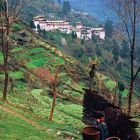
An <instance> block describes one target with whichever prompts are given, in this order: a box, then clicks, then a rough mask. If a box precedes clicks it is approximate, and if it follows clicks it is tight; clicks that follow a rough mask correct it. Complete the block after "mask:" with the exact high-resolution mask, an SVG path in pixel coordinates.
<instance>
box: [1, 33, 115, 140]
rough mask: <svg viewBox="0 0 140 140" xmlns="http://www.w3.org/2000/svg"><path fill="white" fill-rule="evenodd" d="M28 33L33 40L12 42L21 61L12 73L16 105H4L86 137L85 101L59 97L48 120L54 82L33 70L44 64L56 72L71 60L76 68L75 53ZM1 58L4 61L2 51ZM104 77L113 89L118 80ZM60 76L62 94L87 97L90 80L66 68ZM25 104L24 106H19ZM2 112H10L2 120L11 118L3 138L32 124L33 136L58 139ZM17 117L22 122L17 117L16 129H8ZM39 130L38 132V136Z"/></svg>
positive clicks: (53, 129) (54, 129)
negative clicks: (18, 42)
mask: <svg viewBox="0 0 140 140" xmlns="http://www.w3.org/2000/svg"><path fill="white" fill-rule="evenodd" d="M17 34H18V33H17ZM27 34H28V40H30V43H29V44H27V45H23V46H19V47H17V46H12V54H13V56H14V58H15V62H16V63H18V64H20V67H19V68H18V70H16V71H10V77H12V79H13V80H14V81H13V85H14V89H13V90H12V92H11V94H10V95H9V98H8V100H9V101H11V102H12V103H13V104H14V105H13V104H12V105H11V104H4V106H6V107H7V108H9V109H12V110H14V111H15V112H17V113H20V114H21V115H22V116H24V117H26V118H29V119H30V120H33V121H35V122H37V123H38V125H40V127H45V128H46V129H49V130H50V131H51V132H53V133H54V134H55V135H59V136H61V137H63V138H64V139H65V138H67V137H69V136H71V137H74V138H75V139H82V138H81V130H82V128H83V126H84V124H83V123H82V121H81V120H82V107H81V105H79V104H75V103H74V102H70V101H68V100H67V98H65V99H61V98H57V103H56V107H55V112H54V119H53V122H51V123H50V122H49V121H48V120H49V113H50V108H51V104H52V97H51V96H50V90H51V89H50V86H49V84H48V83H47V81H42V78H39V77H38V76H37V75H35V74H34V73H32V71H33V70H35V69H37V68H44V69H48V70H49V71H50V72H51V74H52V75H53V74H54V73H55V71H56V68H57V66H58V65H59V64H63V65H66V64H68V66H69V67H70V68H71V69H74V68H73V67H72V66H71V65H73V64H74V65H77V64H76V61H75V60H73V58H71V57H67V56H65V55H64V54H63V53H61V52H60V51H58V50H57V49H56V48H54V47H52V45H50V44H48V43H47V42H45V41H44V40H42V39H41V38H39V37H37V36H36V35H34V34H32V33H31V32H27ZM17 36H18V35H17ZM0 62H1V63H2V55H1V54H0ZM16 63H15V64H16ZM102 78H103V79H102V80H103V81H104V83H105V86H106V87H107V88H108V90H110V91H111V90H113V89H114V87H115V84H116V83H115V82H114V81H112V80H111V79H108V77H105V76H103V77H102ZM2 79H3V73H0V80H2ZM59 79H60V81H59V84H58V87H57V88H58V89H59V90H60V91H61V90H62V91H63V95H62V96H64V97H65V95H66V97H75V98H76V99H79V100H82V99H83V93H82V92H83V91H82V88H84V87H85V85H86V84H85V83H84V82H83V81H82V80H75V78H73V76H71V75H70V74H68V72H67V71H66V70H61V71H60V73H59ZM64 83H66V84H68V85H70V86H71V87H72V88H75V89H78V90H80V91H81V92H76V91H73V90H72V89H71V88H69V87H68V86H67V85H64ZM9 88H10V87H9ZM0 95H2V94H0ZM21 105H22V106H23V108H22V107H20V108H19V106H21ZM17 106H18V107H17ZM1 112H2V114H6V115H7V119H6V118H1V121H0V123H2V124H5V123H6V122H9V123H8V125H6V127H4V130H3V131H0V136H3V138H4V137H5V138H8V137H9V138H11V137H12V136H13V135H14V137H13V139H16V138H17V139H21V138H24V136H25V133H26V131H25V133H22V132H23V130H24V129H26V127H29V128H31V129H30V130H31V131H30V133H29V139H35V140H36V139H37V140H38V139H42V140H46V138H47V140H48V138H49V137H50V139H53V140H54V138H53V137H52V135H54V134H51V136H48V134H47V133H44V135H41V134H42V131H41V130H38V129H36V128H34V127H33V126H31V125H30V124H28V123H25V122H24V125H25V126H23V125H21V124H22V123H20V122H23V120H21V119H20V118H17V117H14V116H13V115H10V114H7V113H6V112H3V111H1ZM8 116H9V117H8ZM10 116H11V118H10ZM16 119H17V120H19V122H18V121H17V123H18V124H16V125H14V127H13V129H14V130H15V131H14V132H13V131H6V130H7V129H11V127H10V124H12V122H14V120H16ZM27 130H28V129H27ZM18 133H21V135H22V134H23V136H21V135H18ZM36 134H38V136H36ZM30 137H31V138H30ZM35 137H36V138H35ZM26 138H27V137H26ZM26 138H24V139H26Z"/></svg>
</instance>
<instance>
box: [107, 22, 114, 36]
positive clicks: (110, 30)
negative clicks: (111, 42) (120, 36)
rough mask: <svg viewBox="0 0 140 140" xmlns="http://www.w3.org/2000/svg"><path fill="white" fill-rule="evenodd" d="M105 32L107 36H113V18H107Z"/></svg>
mask: <svg viewBox="0 0 140 140" xmlns="http://www.w3.org/2000/svg"><path fill="white" fill-rule="evenodd" d="M105 34H106V37H107V38H112V36H113V22H112V21H111V20H107V21H106V23H105Z"/></svg>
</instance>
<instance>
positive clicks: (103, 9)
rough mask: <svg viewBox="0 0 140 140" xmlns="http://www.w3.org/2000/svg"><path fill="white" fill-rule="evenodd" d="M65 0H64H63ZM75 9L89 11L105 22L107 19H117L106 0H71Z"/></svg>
mask: <svg viewBox="0 0 140 140" xmlns="http://www.w3.org/2000/svg"><path fill="white" fill-rule="evenodd" d="M62 1H64V0H62ZM69 1H70V3H71V6H72V8H73V9H75V10H78V11H83V12H87V13H88V14H91V15H92V16H94V18H96V19H97V20H99V21H101V22H104V21H105V20H106V19H112V20H116V18H117V17H116V15H115V14H114V13H113V11H112V10H111V9H110V8H109V7H108V4H107V1H106V0H69Z"/></svg>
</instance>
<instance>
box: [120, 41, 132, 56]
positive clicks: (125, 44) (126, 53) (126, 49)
mask: <svg viewBox="0 0 140 140" xmlns="http://www.w3.org/2000/svg"><path fill="white" fill-rule="evenodd" d="M129 53H130V48H129V45H128V42H127V41H125V40H123V41H122V43H121V50H120V55H121V57H122V58H127V57H128V56H129Z"/></svg>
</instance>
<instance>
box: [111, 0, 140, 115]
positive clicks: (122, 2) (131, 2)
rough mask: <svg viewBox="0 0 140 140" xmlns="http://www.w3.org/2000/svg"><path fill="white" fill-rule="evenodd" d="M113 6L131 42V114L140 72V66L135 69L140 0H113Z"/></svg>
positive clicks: (129, 98) (129, 105)
mask: <svg viewBox="0 0 140 140" xmlns="http://www.w3.org/2000/svg"><path fill="white" fill-rule="evenodd" d="M111 6H112V7H113V9H114V11H115V12H116V14H117V15H118V17H119V18H120V20H121V21H122V22H123V25H124V27H125V31H126V33H127V36H128V41H129V44H130V50H131V52H130V58H131V79H130V87H129V96H128V113H129V114H130V112H131V105H132V97H133V93H134V82H135V80H136V78H137V76H138V74H139V72H140V67H139V68H138V69H137V70H136V71H135V69H134V60H135V49H136V38H137V27H138V23H139V21H138V20H139V14H140V0H111Z"/></svg>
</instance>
